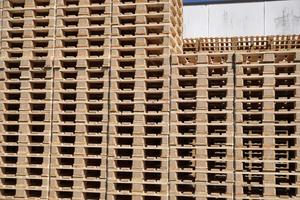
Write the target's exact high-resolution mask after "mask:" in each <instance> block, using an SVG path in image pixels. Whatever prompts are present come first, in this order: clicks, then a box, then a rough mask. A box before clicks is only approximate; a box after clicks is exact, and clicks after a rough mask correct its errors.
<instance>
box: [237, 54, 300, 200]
mask: <svg viewBox="0 0 300 200" xmlns="http://www.w3.org/2000/svg"><path fill="white" fill-rule="evenodd" d="M299 61H300V60H299V52H298V53H296V52H295V51H277V52H274V51H270V52H257V53H254V52H248V53H246V52H245V53H238V54H237V62H236V63H237V66H236V70H237V71H236V126H237V129H236V130H237V131H236V137H235V138H236V139H235V140H236V145H235V151H236V172H235V173H236V177H237V179H236V199H240V200H242V199H253V198H263V199H266V200H271V199H283V198H290V199H299V198H300V196H299V191H298V190H299V186H300V185H299V164H300V163H299V148H298V147H297V146H299V142H300V141H299V119H300V118H299V92H300V91H299V84H300V83H299V80H300V79H299V74H300V71H299V70H300V68H299ZM297 62H298V64H297Z"/></svg>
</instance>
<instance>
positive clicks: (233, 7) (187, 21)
mask: <svg viewBox="0 0 300 200" xmlns="http://www.w3.org/2000/svg"><path fill="white" fill-rule="evenodd" d="M183 16H184V37H222V36H246V35H248V36H249V35H274V34H276V35H279V34H300V0H280V1H260V2H248V3H228V4H209V5H189V6H184V8H183Z"/></svg>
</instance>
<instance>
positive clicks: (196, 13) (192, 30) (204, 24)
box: [183, 5, 208, 37]
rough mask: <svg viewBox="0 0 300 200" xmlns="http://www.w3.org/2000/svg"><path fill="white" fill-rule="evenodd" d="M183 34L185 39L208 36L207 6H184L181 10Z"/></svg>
mask: <svg viewBox="0 0 300 200" xmlns="http://www.w3.org/2000/svg"><path fill="white" fill-rule="evenodd" d="M183 16H184V18H183V32H184V36H185V37H198V36H199V35H201V36H205V37H207V36H208V6H207V5H201V6H199V5H197V6H185V7H184V8H183Z"/></svg>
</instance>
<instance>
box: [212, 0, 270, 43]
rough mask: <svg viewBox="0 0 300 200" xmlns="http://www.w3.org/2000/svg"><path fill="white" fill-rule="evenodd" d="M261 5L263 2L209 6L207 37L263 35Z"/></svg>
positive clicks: (262, 10)
mask: <svg viewBox="0 0 300 200" xmlns="http://www.w3.org/2000/svg"><path fill="white" fill-rule="evenodd" d="M263 4H264V2H255V3H241V4H237V3H235V4H212V5H209V25H208V26H209V35H210V36H212V37H219V36H238V35H242V36H243V35H257V34H258V35H259V34H263V33H264V8H263ZM254 13H255V14H254Z"/></svg>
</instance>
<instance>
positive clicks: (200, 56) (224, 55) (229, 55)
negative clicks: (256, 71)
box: [172, 50, 300, 66]
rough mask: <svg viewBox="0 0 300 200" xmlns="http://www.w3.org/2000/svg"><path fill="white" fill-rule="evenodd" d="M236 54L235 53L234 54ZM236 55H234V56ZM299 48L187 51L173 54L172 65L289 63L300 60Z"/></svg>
mask: <svg viewBox="0 0 300 200" xmlns="http://www.w3.org/2000/svg"><path fill="white" fill-rule="evenodd" d="M234 54H235V55H234ZM233 55H234V56H233ZM299 55H300V54H299V53H298V51H297V50H290V51H284V50H282V51H267V52H243V51H229V52H219V53H201V52H199V53H194V54H193V53H187V54H177V55H172V65H185V66H187V65H191V66H192V65H198V64H200V65H201V64H208V63H209V64H212V65H218V64H225V63H233V62H235V63H236V64H247V65H248V64H253V65H254V64H264V63H266V64H267V63H269V64H270V63H274V64H276V63H282V64H287V63H291V62H297V61H299Z"/></svg>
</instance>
